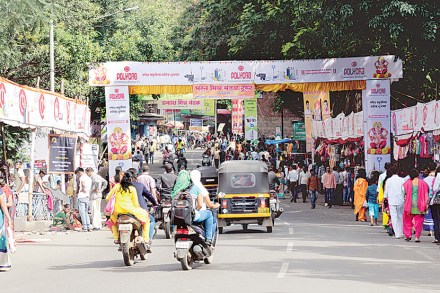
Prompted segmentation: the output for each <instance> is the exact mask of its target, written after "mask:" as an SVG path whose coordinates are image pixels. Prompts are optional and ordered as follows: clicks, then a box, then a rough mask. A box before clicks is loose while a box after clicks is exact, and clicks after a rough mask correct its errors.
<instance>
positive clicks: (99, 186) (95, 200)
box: [86, 167, 108, 230]
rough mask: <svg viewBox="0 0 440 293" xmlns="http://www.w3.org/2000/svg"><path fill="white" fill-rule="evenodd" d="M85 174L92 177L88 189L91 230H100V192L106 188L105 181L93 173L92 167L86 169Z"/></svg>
mask: <svg viewBox="0 0 440 293" xmlns="http://www.w3.org/2000/svg"><path fill="white" fill-rule="evenodd" d="M86 173H87V176H89V177H90V178H91V179H92V185H91V189H90V206H91V212H92V226H93V230H100V229H101V227H102V224H101V200H102V192H103V191H104V190H105V189H106V188H107V185H108V183H107V181H106V180H105V179H104V178H102V177H101V176H99V175H98V174H95V173H94V171H93V168H90V167H89V168H87V169H86Z"/></svg>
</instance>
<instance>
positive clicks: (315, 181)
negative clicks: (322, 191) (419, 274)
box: [307, 169, 319, 209]
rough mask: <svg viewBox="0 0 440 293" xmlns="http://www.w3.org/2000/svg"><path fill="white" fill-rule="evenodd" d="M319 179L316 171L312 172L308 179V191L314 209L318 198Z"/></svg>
mask: <svg viewBox="0 0 440 293" xmlns="http://www.w3.org/2000/svg"><path fill="white" fill-rule="evenodd" d="M318 185H319V178H318V177H317V176H316V175H315V171H314V170H313V169H312V170H310V176H309V177H308V178H307V190H308V191H309V198H310V205H311V206H312V209H314V208H316V199H317V198H318Z"/></svg>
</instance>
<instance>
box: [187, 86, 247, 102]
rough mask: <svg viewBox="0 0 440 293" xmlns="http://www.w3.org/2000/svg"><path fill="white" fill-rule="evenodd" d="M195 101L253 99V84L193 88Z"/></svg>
mask: <svg viewBox="0 0 440 293" xmlns="http://www.w3.org/2000/svg"><path fill="white" fill-rule="evenodd" d="M193 93H194V98H195V99H219V100H222V99H223V100H232V99H254V98H255V85H254V84H232V85H231V84H230V85H227V84H226V85H225V84H223V85H222V84H220V85H216V84H200V85H194V86H193Z"/></svg>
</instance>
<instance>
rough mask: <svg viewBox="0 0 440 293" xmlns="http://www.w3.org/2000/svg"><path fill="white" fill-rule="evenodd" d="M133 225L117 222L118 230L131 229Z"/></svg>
mask: <svg viewBox="0 0 440 293" xmlns="http://www.w3.org/2000/svg"><path fill="white" fill-rule="evenodd" d="M132 229H133V227H132V226H131V224H119V227H118V230H119V231H131V230H132Z"/></svg>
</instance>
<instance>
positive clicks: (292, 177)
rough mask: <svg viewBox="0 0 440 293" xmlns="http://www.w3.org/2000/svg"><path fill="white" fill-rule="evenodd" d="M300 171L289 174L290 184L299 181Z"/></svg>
mask: <svg viewBox="0 0 440 293" xmlns="http://www.w3.org/2000/svg"><path fill="white" fill-rule="evenodd" d="M298 176H299V174H298V171H296V170H292V171H290V172H289V181H290V182H297V181H298Z"/></svg>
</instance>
